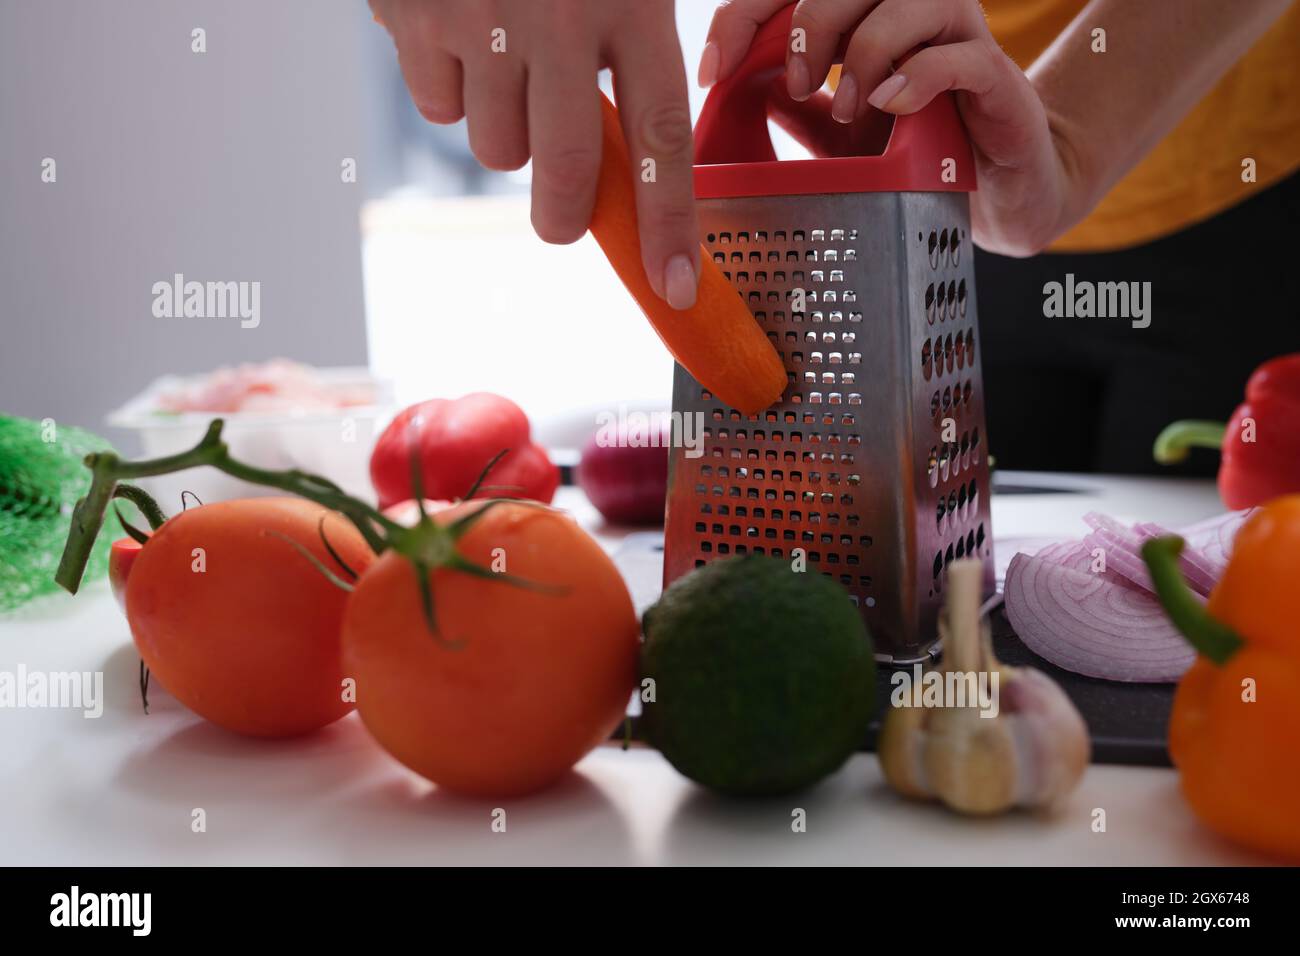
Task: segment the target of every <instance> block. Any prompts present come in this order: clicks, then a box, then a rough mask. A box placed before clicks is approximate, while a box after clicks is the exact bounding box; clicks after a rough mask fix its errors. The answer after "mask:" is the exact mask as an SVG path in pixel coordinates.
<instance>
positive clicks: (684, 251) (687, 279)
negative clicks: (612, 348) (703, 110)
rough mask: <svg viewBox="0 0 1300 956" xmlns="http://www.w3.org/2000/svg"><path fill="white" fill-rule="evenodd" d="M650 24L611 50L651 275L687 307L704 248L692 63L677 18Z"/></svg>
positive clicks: (666, 294) (661, 290) (665, 294)
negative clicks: (689, 74) (690, 90)
mask: <svg viewBox="0 0 1300 956" xmlns="http://www.w3.org/2000/svg"><path fill="white" fill-rule="evenodd" d="M646 29H647V30H649V31H653V32H651V33H650V34H649V35H647V33H646V31H627V32H624V33H623V34H622V39H621V42H619V44H618V45H617V46H616V47H615V48H614V49H613V50H612V51H611V52H612V56H611V59H612V60H613V65H614V75H615V77H616V81H617V82H616V87H615V89H616V92H617V95H618V106H619V115H620V117H621V118H622V123H623V133H624V135H625V136H626V137H627V144H628V151H629V153H630V154H631V160H632V166H633V170H632V172H633V175H634V176H635V178H636V187H637V193H636V200H637V221H638V224H639V228H640V233H641V260H642V263H643V264H644V265H645V270H646V278H647V279H649V280H650V286H651V288H653V289H654V290H655V292H656V294H658V295H659V296H660V297H661V298H663V299H665V300H666V301H667V302H668V304H669V305H671V306H672V307H673V308H674V309H685V308H689V307H690V306H691V305H692V304H693V303H694V302H695V289H696V283H697V282H698V279H699V249H700V238H699V230H698V226H697V224H696V219H695V183H694V171H693V169H692V160H693V157H692V136H691V114H690V108H689V106H688V103H687V97H686V67H685V64H683V62H682V53H681V45H680V44H679V43H678V40H677V31H676V28H675V27H674V26H673V23H672V21H671V20H656V21H654V25H650V24H647V27H646ZM648 160H649V161H652V162H647V161H648Z"/></svg>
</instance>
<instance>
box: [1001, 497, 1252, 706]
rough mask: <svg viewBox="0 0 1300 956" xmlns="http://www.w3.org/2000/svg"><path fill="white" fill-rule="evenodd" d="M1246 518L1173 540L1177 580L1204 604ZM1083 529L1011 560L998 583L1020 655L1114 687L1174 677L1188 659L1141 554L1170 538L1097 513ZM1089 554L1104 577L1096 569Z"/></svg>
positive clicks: (1215, 522)
mask: <svg viewBox="0 0 1300 956" xmlns="http://www.w3.org/2000/svg"><path fill="white" fill-rule="evenodd" d="M1249 515H1250V511H1243V512H1235V513H1230V514H1226V515H1221V516H1218V517H1215V518H1211V519H1209V520H1208V521H1202V522H1199V523H1198V524H1195V525H1192V526H1191V527H1189V528H1187V529H1185V530H1184V531H1182V532H1181V534H1183V536H1184V537H1185V539H1186V540H1187V542H1188V545H1187V547H1186V548H1185V549H1184V551H1183V555H1182V558H1181V565H1182V569H1183V573H1184V574H1185V575H1186V576H1187V579H1188V582H1189V583H1190V584H1191V586H1192V587H1193V589H1194V590H1196V591H1197V592H1198V593H1199V594H1200V595H1201V596H1202V597H1205V596H1207V595H1208V594H1209V593H1210V591H1211V590H1213V588H1214V585H1215V584H1216V583H1217V581H1218V579H1219V576H1220V574H1222V572H1223V568H1224V566H1225V565H1226V564H1227V560H1228V553H1229V552H1230V551H1231V548H1232V539H1233V537H1234V536H1235V535H1236V533H1237V530H1238V529H1239V528H1240V527H1241V525H1242V524H1243V523H1244V522H1245V520H1246V518H1247V517H1249ZM1084 521H1085V522H1086V523H1087V524H1088V526H1089V527H1090V528H1092V529H1093V530H1092V531H1091V533H1090V534H1088V535H1087V536H1086V537H1085V538H1083V539H1082V540H1075V541H1063V542H1060V543H1059V544H1053V545H1048V546H1047V547H1045V548H1043V549H1041V550H1040V551H1038V553H1037V554H1035V555H1034V556H1032V557H1030V556H1029V555H1026V554H1018V555H1016V556H1015V557H1014V558H1012V559H1011V564H1010V566H1009V567H1008V568H1007V575H1006V585H1005V603H1006V608H1007V617H1008V618H1009V619H1010V621H1011V626H1012V627H1013V628H1015V631H1016V634H1017V635H1019V637H1020V639H1021V640H1022V641H1023V642H1024V644H1025V646H1026V647H1028V648H1029V649H1030V650H1032V651H1033V652H1034V653H1036V654H1038V655H1039V656H1040V657H1042V658H1044V659H1045V660H1048V661H1051V662H1052V663H1053V664H1056V665H1057V666H1058V667H1063V668H1065V669H1066V670H1072V671H1076V672H1077V673H1080V674H1085V675H1087V676H1089V677H1100V678H1103V679H1105V680H1117V681H1151V682H1155V681H1172V680H1176V679H1178V677H1180V676H1181V675H1182V673H1183V672H1184V671H1185V670H1186V669H1187V668H1188V667H1189V666H1191V662H1192V661H1193V660H1194V659H1195V656H1196V655H1195V652H1194V651H1193V650H1192V649H1191V647H1190V645H1188V644H1187V642H1186V641H1185V640H1184V639H1183V638H1182V636H1181V635H1180V634H1179V633H1178V632H1177V631H1176V630H1175V629H1174V627H1173V625H1172V624H1170V623H1169V620H1168V618H1167V617H1166V616H1165V614H1164V611H1163V609H1162V608H1161V607H1160V604H1159V602H1158V601H1157V600H1156V599H1155V596H1154V594H1153V591H1152V584H1151V577H1150V575H1149V574H1148V572H1147V569H1146V565H1145V564H1144V562H1143V561H1142V559H1141V556H1140V551H1141V547H1142V543H1143V542H1144V541H1146V540H1147V539H1148V538H1152V537H1157V536H1160V535H1164V534H1170V533H1171V532H1169V531H1167V530H1165V529H1164V528H1163V527H1161V526H1160V525H1157V524H1153V523H1150V522H1147V523H1143V524H1137V525H1134V526H1132V527H1129V526H1127V525H1125V524H1123V523H1122V522H1120V521H1117V520H1115V519H1114V518H1111V517H1109V516H1107V515H1103V514H1097V513H1090V514H1088V515H1085V516H1084ZM1097 549H1101V550H1102V552H1103V553H1104V556H1105V560H1106V565H1105V570H1104V571H1094V567H1095V564H1096V562H1095V558H1094V553H1095V552H1096V550H1097Z"/></svg>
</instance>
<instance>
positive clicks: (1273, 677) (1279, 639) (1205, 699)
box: [1142, 495, 1300, 860]
mask: <svg viewBox="0 0 1300 956" xmlns="http://www.w3.org/2000/svg"><path fill="white" fill-rule="evenodd" d="M1182 549H1183V540H1182V539H1181V538H1178V537H1172V536H1171V537H1164V538H1157V539H1154V540H1152V541H1148V542H1147V543H1146V545H1145V546H1144V547H1143V549H1142V554H1143V558H1144V559H1145V560H1146V563H1147V566H1148V567H1149V568H1150V570H1151V577H1152V580H1153V581H1154V583H1155V587H1156V593H1157V594H1158V595H1159V597H1160V601H1161V603H1162V604H1163V605H1164V608H1165V611H1166V612H1167V613H1168V615H1169V617H1170V619H1171V620H1172V621H1173V623H1174V624H1175V626H1177V627H1178V629H1179V630H1180V631H1181V632H1182V633H1183V635H1184V636H1185V637H1186V638H1187V640H1188V641H1189V642H1190V643H1191V644H1192V646H1193V647H1195V648H1196V650H1197V651H1198V655H1197V658H1196V661H1195V663H1193V664H1192V667H1191V669H1190V670H1189V671H1188V672H1187V674H1186V675H1184V677H1183V679H1182V682H1181V683H1180V684H1179V685H1178V690H1177V693H1176V694H1175V695H1174V706H1173V713H1172V714H1171V716H1170V722H1169V752H1170V756H1172V758H1173V761H1174V764H1175V766H1177V767H1178V769H1179V770H1180V771H1181V772H1182V791H1183V794H1184V796H1186V798H1187V801H1188V803H1190V804H1191V807H1192V810H1193V811H1194V812H1195V813H1196V815H1197V816H1198V817H1200V819H1201V821H1202V822H1204V823H1205V824H1206V825H1207V826H1209V827H1210V828H1211V829H1213V830H1215V831H1217V832H1218V833H1220V834H1222V835H1223V836H1225V837H1227V838H1229V839H1230V840H1233V841H1235V842H1237V843H1241V844H1243V845H1245V846H1248V847H1251V848H1253V849H1255V850H1259V851H1262V852H1264V853H1267V854H1272V855H1275V856H1280V857H1284V858H1287V859H1291V860H1300V495H1288V496H1286V497H1283V498H1278V499H1276V500H1274V501H1273V502H1272V503H1270V504H1268V505H1266V506H1265V507H1263V508H1261V509H1260V510H1259V511H1258V512H1256V513H1255V514H1254V515H1252V516H1251V518H1250V519H1249V520H1248V521H1247V522H1246V523H1245V524H1244V525H1243V526H1242V528H1241V530H1240V531H1239V532H1238V533H1237V539H1236V542H1235V544H1234V546H1233V553H1232V559H1231V561H1230V562H1229V563H1228V567H1227V569H1226V570H1225V571H1224V573H1223V577H1222V578H1221V579H1220V580H1219V583H1218V585H1217V586H1216V587H1215V588H1214V591H1213V592H1212V593H1211V594H1210V600H1209V602H1208V603H1207V604H1205V605H1202V604H1201V602H1200V601H1199V599H1198V598H1196V597H1195V596H1194V595H1193V594H1192V592H1191V590H1190V589H1189V588H1188V587H1187V584H1186V582H1185V581H1184V580H1183V577H1182V574H1181V572H1180V571H1179V570H1178V555H1179V553H1180V552H1181V551H1182Z"/></svg>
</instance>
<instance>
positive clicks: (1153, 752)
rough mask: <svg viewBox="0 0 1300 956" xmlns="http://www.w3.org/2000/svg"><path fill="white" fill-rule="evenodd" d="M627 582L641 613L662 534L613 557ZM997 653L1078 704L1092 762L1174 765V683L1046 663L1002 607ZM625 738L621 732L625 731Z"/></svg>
mask: <svg viewBox="0 0 1300 956" xmlns="http://www.w3.org/2000/svg"><path fill="white" fill-rule="evenodd" d="M614 560H615V562H616V563H617V564H618V565H619V568H620V570H621V571H622V573H623V577H624V579H625V580H626V581H627V583H628V586H629V587H630V588H631V589H632V594H633V598H634V599H635V601H636V604H637V610H638V611H642V610H644V609H645V607H646V606H647V605H649V604H650V603H651V602H653V601H654V600H655V598H657V597H658V595H659V591H660V581H661V579H662V575H663V535H662V534H659V533H655V532H644V533H640V534H633V535H630V536H629V537H628V538H627V539H626V540H625V541H624V543H623V546H622V547H621V548H619V550H618V551H617V552H616V553H615V555H614ZM992 621H993V649H994V651H995V653H996V654H997V656H998V658H999V659H1000V660H1001V661H1002V662H1003V663H1006V664H1010V665H1013V666H1023V665H1029V666H1031V667H1036V668H1038V669H1039V670H1041V671H1043V672H1044V673H1045V674H1047V675H1048V676H1049V677H1051V678H1052V679H1053V680H1055V681H1056V682H1057V683H1058V684H1060V685H1061V688H1062V689H1063V690H1064V691H1065V692H1066V693H1067V694H1068V695H1069V696H1070V699H1071V700H1073V701H1074V705H1075V706H1076V707H1078V708H1079V713H1081V714H1082V715H1083V719H1084V721H1085V722H1086V723H1087V725H1088V732H1089V735H1090V736H1091V737H1092V760H1093V763H1110V764H1130V765H1139V766H1155V767H1167V766H1169V752H1168V750H1167V749H1166V747H1165V739H1166V736H1167V729H1168V725H1169V710H1170V707H1171V706H1172V704H1173V699H1174V686H1175V685H1173V684H1122V683H1117V682H1114V681H1104V680H1095V679H1094V678H1091V677H1082V676H1080V675H1079V674H1073V673H1071V672H1070V671H1065V670H1062V669H1061V668H1059V667H1057V666H1056V665H1055V664H1049V663H1048V662H1047V661H1045V660H1043V659H1042V658H1041V657H1039V656H1038V655H1037V654H1035V653H1034V652H1033V651H1031V650H1029V648H1027V647H1025V645H1024V644H1022V643H1020V639H1019V638H1018V637H1016V635H1015V632H1014V631H1013V630H1012V629H1011V624H1010V622H1009V621H1008V620H1007V615H1006V612H1005V611H1004V610H1003V609H1002V608H1001V607H999V608H998V609H997V610H995V611H994V612H993V615H992ZM891 673H893V671H892V670H890V669H889V668H884V667H882V668H881V669H880V672H879V676H878V677H877V681H878V683H879V688H880V691H879V695H878V699H879V700H880V701H881V702H882V703H883V704H884V705H885V706H887V705H888V701H889V693H890V691H891V690H892V687H891V685H890V683H889V675H890V674H891ZM878 730H879V722H878V721H873V722H872V725H871V728H870V729H869V731H868V736H867V742H866V749H867V750H874V749H875V745H876V734H877V732H878ZM620 735H621V731H620Z"/></svg>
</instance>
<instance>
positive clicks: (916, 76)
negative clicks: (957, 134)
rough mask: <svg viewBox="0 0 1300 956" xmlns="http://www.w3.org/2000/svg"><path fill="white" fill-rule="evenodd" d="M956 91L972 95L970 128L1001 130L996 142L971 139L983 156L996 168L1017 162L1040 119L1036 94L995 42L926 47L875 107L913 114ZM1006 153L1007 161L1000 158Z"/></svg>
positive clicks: (884, 86)
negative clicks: (1014, 159)
mask: <svg viewBox="0 0 1300 956" xmlns="http://www.w3.org/2000/svg"><path fill="white" fill-rule="evenodd" d="M948 90H954V91H961V92H963V94H966V95H969V98H970V104H971V107H972V109H967V108H966V107H963V108H962V116H963V118H965V120H966V124H967V127H971V124H972V122H974V124H976V125H978V126H979V127H980V129H992V130H997V134H998V135H997V137H996V138H995V137H980V135H978V134H976V130H975V129H974V127H972V137H974V138H975V139H976V140H978V142H979V148H980V151H982V152H984V153H985V155H987V156H988V157H989V159H991V160H992V161H993V163H998V161H1002V160H1004V159H1010V157H1014V156H1017V155H1018V153H1019V151H1022V150H1023V146H1024V142H1026V140H1030V139H1034V133H1035V130H1034V129H1032V127H1031V126H1030V125H1028V124H1030V122H1032V118H1034V117H1041V112H1043V111H1041V105H1037V104H1036V103H1034V100H1036V96H1037V94H1035V92H1034V87H1031V86H1030V83H1028V79H1026V77H1024V74H1023V73H1022V72H1021V69H1019V68H1018V66H1017V65H1015V64H1014V62H1011V60H1010V59H1009V57H1008V56H1006V53H1004V52H1002V49H1001V48H1000V47H998V46H997V44H996V43H995V42H993V40H992V39H988V40H966V42H963V43H949V44H945V46H941V47H927V48H926V49H923V51H920V52H919V53H917V55H915V56H914V57H911V59H910V60H909V61H907V62H905V64H904V65H902V66H900V68H898V70H897V72H896V73H894V74H893V75H892V77H891V78H889V79H887V81H885V82H884V83H881V85H880V86H879V87H878V88H876V90H875V92H872V94H871V96H870V98H868V99H870V100H871V105H874V107H876V108H878V109H884V111H885V112H889V113H896V114H906V113H915V112H917V111H919V109H922V108H924V107H926V105H927V104H928V103H930V101H931V100H932V99H935V96H937V95H939V94H941V92H944V91H948ZM1000 153H1005V155H1000Z"/></svg>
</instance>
